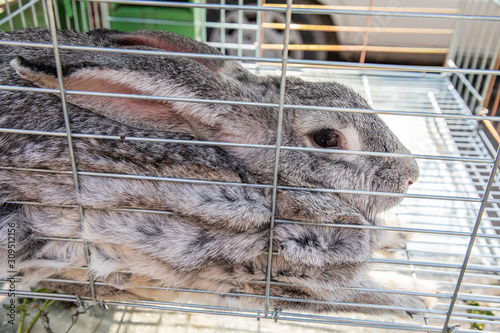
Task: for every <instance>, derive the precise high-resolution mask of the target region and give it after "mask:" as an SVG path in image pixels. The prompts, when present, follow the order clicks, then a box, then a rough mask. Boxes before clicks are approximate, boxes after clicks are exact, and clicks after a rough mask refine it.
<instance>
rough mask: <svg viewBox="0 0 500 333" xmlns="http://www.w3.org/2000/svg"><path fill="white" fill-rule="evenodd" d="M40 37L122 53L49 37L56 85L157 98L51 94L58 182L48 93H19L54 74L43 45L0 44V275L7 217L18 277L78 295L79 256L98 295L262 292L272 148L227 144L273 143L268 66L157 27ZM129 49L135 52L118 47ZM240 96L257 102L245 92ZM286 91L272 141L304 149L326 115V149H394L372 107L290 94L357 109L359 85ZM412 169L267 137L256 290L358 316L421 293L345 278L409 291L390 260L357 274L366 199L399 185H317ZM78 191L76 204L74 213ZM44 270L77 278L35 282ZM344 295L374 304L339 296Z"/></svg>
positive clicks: (210, 298) (369, 218)
mask: <svg viewBox="0 0 500 333" xmlns="http://www.w3.org/2000/svg"><path fill="white" fill-rule="evenodd" d="M57 38H58V42H59V44H60V45H65V46H67V45H72V46H77V47H78V46H91V47H97V48H113V49H123V50H128V51H130V52H129V53H117V52H105V51H102V50H101V51H99V50H98V49H96V50H92V51H89V50H86V51H83V50H79V49H78V48H77V47H76V48H64V47H62V48H61V49H60V57H61V61H62V74H63V77H64V87H65V89H67V90H72V91H87V92H104V93H121V94H134V95H145V96H155V97H168V99H161V100H158V99H157V100H155V99H154V98H147V97H146V98H142V99H131V98H118V97H110V96H106V95H100V96H92V95H89V94H78V93H71V92H69V93H67V94H66V98H67V101H68V104H67V112H68V117H69V118H68V121H69V124H70V129H71V132H72V133H73V134H75V135H74V136H73V138H72V147H73V150H74V156H75V161H74V163H75V166H76V168H77V170H78V171H79V174H78V177H77V178H78V188H77V189H76V190H75V182H74V179H73V174H72V172H71V170H72V161H71V160H70V150H69V149H70V148H69V146H68V140H67V138H66V136H65V135H63V134H65V133H66V126H65V118H64V116H63V112H62V107H61V105H62V104H61V99H60V98H61V97H60V94H59V91H58V90H56V91H52V90H51V91H49V92H46V91H44V92H39V91H26V90H20V89H22V87H41V88H44V89H59V84H58V78H57V74H56V68H57V66H56V63H55V60H54V53H53V50H52V49H51V48H37V47H28V46H13V45H2V46H0V47H1V52H0V53H1V54H0V57H1V75H0V79H1V83H0V84H1V85H3V86H15V87H21V88H19V89H8V90H2V91H1V95H0V96H1V97H0V103H1V109H0V128H3V129H10V130H11V131H10V132H9V131H3V132H0V167H1V169H0V204H2V203H4V205H3V206H0V252H3V254H1V256H0V276H6V275H7V273H6V272H7V271H8V270H9V267H8V263H7V237H8V236H7V230H8V228H9V226H15V230H16V266H15V268H16V271H17V272H18V274H19V275H21V276H22V278H23V282H25V283H27V284H44V285H46V286H50V287H52V288H55V289H59V290H62V291H64V292H66V293H77V294H79V295H81V296H88V295H89V287H88V284H85V283H84V282H86V281H88V273H87V266H88V270H89V271H90V272H92V274H93V276H94V278H95V279H96V280H97V281H98V283H97V284H96V291H97V296H98V298H99V299H121V300H124V299H153V300H179V301H194V302H201V303H207V304H215V305H221V306H228V307H260V306H262V304H263V297H248V296H244V295H242V294H257V295H264V292H265V284H263V283H262V281H264V280H265V278H266V266H267V256H268V255H267V251H268V243H269V237H270V228H269V227H270V221H271V216H272V214H273V209H272V207H271V202H272V200H271V197H272V190H271V184H272V181H273V170H274V156H275V151H274V149H269V148H261V147H256V146H252V147H242V146H239V145H237V144H240V143H244V144H254V145H274V144H275V142H276V132H277V131H276V128H277V122H278V108H277V107H276V106H275V105H276V104H277V103H278V101H279V91H280V79H279V78H278V77H274V76H256V75H254V74H251V73H250V72H248V71H247V70H245V69H244V68H243V67H242V66H241V65H240V64H239V63H237V62H235V61H231V60H226V59H224V58H223V57H221V56H220V53H219V52H218V51H217V50H216V49H214V48H212V47H210V46H207V45H205V44H203V43H199V42H196V41H194V40H191V39H187V38H184V37H180V36H178V35H175V34H171V33H167V32H153V31H138V32H132V33H123V32H118V31H111V30H96V31H91V32H88V33H76V32H71V31H59V32H58V37H57ZM0 40H3V41H14V42H16V41H17V42H20V41H22V42H32V43H45V44H50V43H52V40H51V35H50V33H49V31H48V30H47V29H43V28H37V29H26V30H20V31H13V32H2V33H0ZM137 50H142V51H149V52H150V54H147V55H144V54H138V53H137V52H136V53H134V51H137ZM154 51H171V52H182V53H186V55H184V56H174V55H172V56H170V55H161V54H158V53H157V52H156V53H155V52H154ZM189 53H197V54H208V55H216V56H218V57H216V58H206V57H196V56H193V57H189V56H187V54H189ZM188 99H204V100H215V101H219V102H209V103H206V102H205V103H204V102H202V103H200V102H192V101H191V102H190V101H189V100H188ZM231 101H234V102H235V103H234V104H231V103H229V102H231ZM224 102H227V103H224ZM238 102H239V103H240V104H238ZM256 102H258V103H265V105H264V106H255V105H253V104H252V103H256ZM285 104H286V105H300V106H302V107H300V108H286V109H285V110H284V115H283V122H282V136H281V144H282V146H286V147H305V148H318V146H317V145H315V144H314V140H313V139H312V137H313V136H314V135H315V134H316V133H319V132H321V131H322V130H324V129H328V130H334V131H335V133H337V134H338V135H339V137H340V138H341V142H342V144H341V145H340V147H337V148H341V149H347V150H358V151H371V152H383V153H385V152H388V153H402V154H408V153H409V152H408V150H407V149H406V148H405V147H404V146H403V145H402V144H401V143H400V142H399V140H398V139H397V138H396V137H395V135H394V134H393V133H392V132H391V131H390V130H389V128H388V127H387V126H386V125H385V123H384V122H383V121H382V120H381V119H380V118H379V117H378V116H377V115H375V114H373V113H350V112H343V111H334V112H332V111H323V110H314V109H308V108H307V106H308V105H311V106H324V107H328V108H333V109H338V108H357V109H360V108H361V109H369V106H368V104H367V103H366V102H365V100H364V99H363V98H361V97H360V96H359V95H358V94H356V93H355V92H353V91H352V90H350V89H349V88H347V87H345V86H343V85H341V84H338V83H334V82H306V81H303V80H301V79H299V78H295V77H288V78H287V79H286V91H285ZM12 130H31V131H41V132H52V133H62V134H61V135H58V136H57V135H56V136H54V135H36V134H26V133H15V132H14V131H12ZM80 134H83V135H88V136H87V137H83V136H79V135H80ZM103 136H112V137H113V138H114V139H109V138H108V139H106V138H103ZM117 138H120V139H117ZM137 138H146V140H141V139H137ZM168 140H171V141H168ZM172 140H178V141H172ZM202 141H216V142H229V143H236V145H221V146H217V145H214V144H203V142H202ZM186 142H188V143H190V144H186ZM418 174H419V171H418V167H417V164H416V162H415V161H414V159H412V158H409V157H392V156H370V155H352V154H335V153H331V152H326V151H325V152H321V151H318V150H315V151H313V150H301V151H297V150H292V149H282V150H281V152H280V156H279V174H278V186H279V187H278V192H277V196H276V207H275V210H274V214H275V218H276V223H275V225H274V228H273V230H272V235H273V243H272V244H273V247H272V249H271V250H272V251H273V260H272V270H271V272H272V273H271V274H272V275H271V278H272V281H273V284H272V285H271V290H270V293H271V305H272V306H273V307H275V308H277V309H302V310H308V311H338V310H346V311H361V312H365V313H380V312H392V313H401V311H398V309H393V307H403V308H409V309H410V310H403V311H402V313H404V312H405V311H406V312H414V311H418V309H424V308H425V306H426V305H425V302H426V300H425V298H419V297H415V296H411V295H404V294H391V293H380V292H370V291H364V290H362V289H360V288H356V287H361V288H373V289H384V288H393V289H397V290H412V291H415V290H426V289H425V287H424V286H423V285H422V284H421V283H419V282H418V281H413V280H411V279H406V278H404V277H401V276H396V275H393V276H392V277H391V276H390V274H387V275H384V278H382V279H378V278H376V277H374V275H375V273H373V272H370V271H369V263H368V261H369V259H370V258H371V255H372V252H373V251H374V250H376V249H378V248H379V247H380V246H381V244H380V239H381V235H380V231H376V230H373V229H369V228H363V226H372V225H378V224H380V223H381V221H380V219H379V218H378V214H379V213H381V212H384V211H386V210H388V209H390V208H391V207H394V206H395V205H397V204H398V203H399V202H400V201H401V198H400V197H397V196H395V197H391V196H376V195H360V194H353V193H346V192H343V191H339V192H332V191H330V192H328V191H321V189H335V190H361V191H382V192H393V193H405V192H406V191H407V188H408V185H409V183H411V182H414V181H415V180H416V179H417V178H418ZM136 175H139V176H142V177H136ZM178 179H183V180H185V181H177V180H178ZM204 181H209V182H208V183H207V182H204ZM223 183H227V184H223ZM242 184H247V185H242ZM316 189H320V190H316ZM7 202H18V203H17V204H14V203H7ZM19 202H32V203H39V204H38V205H33V204H27V203H25V204H19ZM77 205H79V206H81V207H83V209H82V210H81V213H82V218H81V216H80V214H79V209H78V208H77ZM130 208H132V209H143V210H144V211H141V212H137V211H131V210H130ZM159 211H162V212H163V211H164V212H165V213H162V212H159ZM167 212H168V213H167ZM293 221H299V222H307V223H305V224H297V223H293ZM327 224H335V226H328V225H327ZM339 224H346V227H339V226H338V225H339ZM356 226H360V227H359V228H357V227H356ZM59 237H60V238H62V239H61V240H57V238H59ZM48 238H50V239H48ZM67 238H74V239H80V238H81V239H84V240H86V241H87V242H88V251H89V253H90V261H89V262H88V263H87V262H86V260H85V257H84V255H83V253H84V248H83V244H82V242H80V241H70V240H67ZM47 278H52V279H74V280H76V281H81V282H82V284H76V283H64V282H48V281H45V282H44V281H42V280H44V279H47ZM51 281H55V280H51ZM142 286H149V287H168V288H188V289H200V290H208V291H211V292H213V293H212V294H208V295H207V294H201V293H182V292H179V291H175V290H171V289H160V288H156V289H155V288H153V289H148V288H142ZM348 287H354V288H348ZM422 288H423V289H422ZM311 300H317V302H311ZM358 302H359V303H368V304H382V305H386V306H387V307H386V308H384V309H381V308H378V307H373V308H372V307H361V306H356V305H355V304H352V303H358ZM411 309H414V310H411Z"/></svg>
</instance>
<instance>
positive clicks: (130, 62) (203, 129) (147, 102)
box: [11, 30, 419, 216]
mask: <svg viewBox="0 0 500 333" xmlns="http://www.w3.org/2000/svg"><path fill="white" fill-rule="evenodd" d="M59 43H60V44H76V45H90V46H99V47H101V46H106V47H115V48H121V49H127V50H129V51H133V50H137V49H140V50H148V51H157V50H158V49H160V50H166V51H173V52H183V53H184V55H186V54H187V55H189V54H190V53H197V54H201V55H193V56H191V57H186V56H184V57H179V56H175V55H172V56H160V55H156V53H154V52H152V53H151V54H149V55H138V54H135V53H133V52H130V53H114V52H97V51H95V52H94V51H92V52H90V51H78V50H64V49H63V50H62V51H61V59H62V74H63V76H64V86H65V88H66V89H69V90H76V91H85V92H104V93H119V94H134V95H145V96H146V97H143V98H138V99H133V98H126V95H122V96H124V97H125V98H119V97H114V96H107V95H105V94H101V95H99V96H94V95H88V94H78V93H75V94H73V93H71V94H68V95H67V100H68V101H69V102H70V103H72V104H75V105H77V106H80V107H83V108H86V109H90V110H92V111H93V112H94V113H97V114H100V115H103V116H105V117H107V118H110V119H113V120H116V121H119V122H120V123H123V124H127V125H130V126H133V127H136V128H143V129H147V130H152V131H170V132H177V133H186V134H189V135H191V136H192V137H194V138H195V139H197V140H204V141H216V142H230V143H236V144H254V145H266V146H268V147H266V148H258V147H241V146H225V147H223V149H224V150H226V151H227V153H228V154H229V155H231V156H233V157H235V158H237V159H239V160H240V161H241V162H242V164H243V165H244V166H245V168H246V170H247V171H248V173H249V174H251V175H252V176H253V177H255V179H256V181H257V182H260V183H265V184H270V183H271V182H272V178H273V168H274V158H275V151H274V149H270V147H269V145H274V144H275V143H276V140H277V137H276V135H277V127H278V101H279V95H280V87H281V82H280V79H279V78H278V77H274V76H256V75H253V74H251V73H250V72H248V71H247V70H245V69H244V68H243V67H242V66H241V65H240V64H239V63H237V62H235V61H231V60H224V59H223V58H222V57H221V56H220V53H219V52H218V51H217V50H216V49H214V48H211V47H209V46H207V45H205V44H203V43H198V42H196V41H193V40H190V39H186V38H182V37H180V36H177V35H174V34H170V33H160V32H147V31H141V32H135V33H120V32H116V31H105V30H100V31H94V32H92V33H89V34H87V35H86V36H84V37H82V36H81V35H80V34H71V33H65V34H61V35H60V36H59ZM205 54H208V55H211V56H212V57H213V56H214V55H215V59H211V58H207V57H206V56H204V55H205ZM11 65H12V66H13V67H14V68H15V70H16V71H17V73H18V74H19V75H20V76H21V77H23V78H24V79H26V80H29V81H31V82H32V83H34V84H35V85H38V86H40V87H44V88H58V87H59V84H58V79H57V75H56V66H55V64H54V60H53V56H52V55H47V56H40V55H39V54H38V55H37V56H36V57H28V56H24V57H23V55H22V54H21V56H19V57H17V58H15V59H14V60H12V62H11ZM149 96H154V97H160V98H161V97H163V98H164V99H160V100H155V99H154V98H152V97H151V98H148V97H149ZM284 101H285V102H284V103H285V109H284V113H283V122H282V132H281V133H280V135H281V145H282V146H284V148H282V150H281V153H280V155H279V173H278V185H279V186H282V187H283V188H285V187H287V186H293V187H301V188H319V189H330V190H332V189H333V190H358V191H369V192H372V191H380V192H393V193H404V192H406V191H407V189H408V186H409V185H410V184H412V183H413V182H414V181H416V179H417V178H418V174H419V171H418V167H417V164H416V162H415V161H414V159H413V158H411V157H407V156H402V157H401V156H399V157H396V156H383V155H362V154H361V155H358V154H344V153H342V151H344V150H352V151H369V152H376V153H397V154H409V151H408V150H407V149H406V148H405V147H404V146H403V145H402V144H401V143H400V141H399V140H398V139H397V137H396V136H395V135H394V134H393V133H392V132H391V131H390V129H389V128H388V127H387V126H386V124H385V123H384V122H383V121H382V120H381V119H380V118H379V117H378V116H377V115H376V114H373V113H370V112H369V111H368V112H366V111H362V110H361V109H363V110H364V109H366V110H369V109H370V107H369V106H368V104H367V103H366V102H365V100H364V99H363V98H362V97H360V96H359V95H358V94H356V93H355V92H353V91H352V90H351V89H349V88H347V87H346V86H344V85H341V84H339V83H335V82H306V81H304V80H301V79H299V78H293V77H292V78H287V79H286V83H285V99H284ZM231 102H234V103H231ZM294 106H295V107H294ZM308 106H310V108H308ZM317 106H320V107H322V108H321V109H318V108H317ZM343 108H347V109H354V110H353V111H355V112H347V111H343V110H342V109H343ZM287 147H303V148H309V149H306V150H300V151H297V150H294V149H292V148H290V149H287ZM331 195H333V196H335V197H336V198H338V200H340V201H341V202H342V203H343V204H345V205H346V206H350V207H353V208H354V209H355V210H356V211H359V212H361V213H362V214H363V215H365V216H372V215H374V214H376V213H378V212H381V211H385V210H387V209H389V208H391V207H393V206H394V205H396V204H397V203H399V202H400V201H401V198H400V197H391V196H376V195H360V194H359V193H358V194H353V193H345V192H342V191H339V192H338V193H334V194H331Z"/></svg>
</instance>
